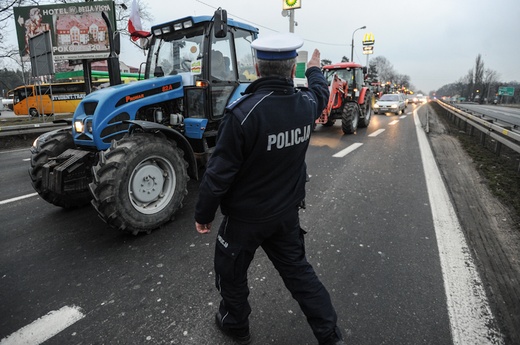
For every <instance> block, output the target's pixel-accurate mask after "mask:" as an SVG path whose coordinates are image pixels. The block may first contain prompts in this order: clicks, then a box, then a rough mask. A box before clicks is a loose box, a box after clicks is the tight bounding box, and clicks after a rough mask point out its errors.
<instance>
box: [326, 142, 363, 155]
mask: <svg viewBox="0 0 520 345" xmlns="http://www.w3.org/2000/svg"><path fill="white" fill-rule="evenodd" d="M362 145H363V143H354V144H352V145H350V146H349V147H347V148H346V149H343V150H341V151H339V152H338V153H336V154H335V155H333V156H332V157H340V158H341V157H345V156H346V155H348V154H349V153H350V152H352V151H354V150H355V149H357V148H359V147H361V146H362Z"/></svg>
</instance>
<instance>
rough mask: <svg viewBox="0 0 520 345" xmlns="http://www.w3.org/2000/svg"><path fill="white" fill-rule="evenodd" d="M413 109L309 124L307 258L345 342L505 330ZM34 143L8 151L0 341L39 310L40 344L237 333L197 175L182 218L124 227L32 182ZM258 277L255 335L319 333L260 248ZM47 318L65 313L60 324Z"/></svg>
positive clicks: (209, 339)
mask: <svg viewBox="0 0 520 345" xmlns="http://www.w3.org/2000/svg"><path fill="white" fill-rule="evenodd" d="M414 109H417V107H415V106H409V107H408V112H407V114H405V115H403V116H400V117H398V116H384V115H378V116H375V117H374V118H373V120H372V122H371V124H370V126H369V127H368V128H367V129H361V130H358V132H357V134H355V135H348V136H345V135H343V134H342V132H341V128H340V124H339V122H338V123H337V124H336V125H335V126H334V127H330V128H327V127H318V128H317V130H316V131H315V132H314V133H313V136H312V139H311V146H310V148H309V151H308V155H307V165H308V172H309V174H311V180H310V182H309V183H308V192H307V200H306V201H307V209H306V210H304V211H302V212H301V219H302V227H303V228H304V229H306V230H308V234H307V236H306V248H307V254H308V259H309V261H310V262H311V264H313V266H314V267H315V269H316V271H317V272H318V274H319V276H320V279H322V281H323V282H324V284H325V285H326V286H327V288H328V289H329V292H330V293H331V296H332V299H333V302H334V305H335V307H336V309H337V312H338V316H339V327H340V328H341V330H342V331H343V333H344V335H345V337H346V338H347V343H348V344H365V345H366V344H414V345H416V344H436V345H442V344H477V343H478V344H500V343H501V340H500V336H499V335H498V334H496V332H495V330H494V328H493V323H494V319H493V317H492V315H491V314H490V312H489V310H487V309H486V308H487V306H486V300H485V296H484V297H483V296H479V294H480V293H479V291H480V290H479V289H481V286H480V285H481V283H480V282H479V280H478V275H476V276H475V275H472V274H475V272H471V271H472V270H473V268H472V267H473V266H472V263H471V258H470V257H469V255H466V256H463V257H462V263H461V261H457V259H456V258H454V256H457V255H461V254H462V255H463V254H464V251H465V250H466V251H467V248H465V246H464V243H462V244H460V245H459V246H458V244H457V242H458V241H459V239H458V238H457V236H456V233H457V224H453V223H451V220H450V219H451V218H452V217H453V214H452V215H451V216H449V215H448V216H446V215H445V214H444V213H443V212H445V210H444V208H446V209H447V211H446V212H448V213H449V212H450V205H449V202H446V200H444V199H442V197H440V198H439V195H441V196H442V194H443V190H442V189H443V188H442V186H440V185H439V184H435V183H434V181H435V179H436V177H435V169H434V167H433V168H432V166H431V164H430V165H428V164H427V163H425V161H427V160H428V159H429V158H428V153H427V152H426V151H425V149H424V145H425V142H424V139H421V137H420V136H418V133H417V125H416V124H415V121H414V116H413V115H412V111H413V110H414ZM420 112H421V109H419V113H420ZM352 145H354V146H352ZM426 145H427V142H426ZM348 148H350V150H349V151H343V150H345V149H348ZM29 157H30V154H29V151H28V149H24V150H14V151H8V152H0V169H1V170H0V175H1V179H0V224H1V226H0V228H1V229H2V230H1V231H0V305H1V309H2V312H1V315H2V316H1V319H0V339H2V340H1V341H0V344H1V345H5V344H16V343H17V342H16V341H17V340H19V339H23V338H22V337H23V336H24V335H25V334H27V332H25V333H24V330H27V329H30V328H28V327H32V326H28V325H33V326H34V325H35V322H36V324H38V322H41V323H43V324H45V325H46V327H45V331H43V333H49V334H41V332H40V333H38V332H33V333H32V335H31V336H32V337H33V339H36V337H38V336H40V337H41V339H44V338H45V339H47V338H49V340H47V342H45V344H232V342H230V341H229V340H228V339H227V338H226V337H224V336H222V335H221V334H220V333H219V331H218V330H217V329H216V327H215V326H214V323H213V317H214V313H215V311H216V306H217V305H218V302H219V296H218V293H217V291H216V290H215V288H214V276H213V261H212V256H213V250H214V241H215V234H214V233H212V234H210V235H206V236H204V235H199V234H198V233H196V231H195V229H194V220H193V210H194V203H195V201H196V194H197V188H198V183H197V181H190V182H189V186H188V189H189V194H188V196H187V198H186V199H185V202H184V207H183V208H182V209H181V210H180V212H179V213H178V214H177V216H176V219H175V220H174V221H173V222H171V223H169V224H168V225H166V226H164V227H163V228H162V229H159V230H157V231H154V232H152V233H151V234H150V235H139V236H131V235H125V234H122V233H120V232H118V231H116V230H113V229H110V228H108V227H107V226H106V224H105V223H103V222H102V221H101V220H100V219H99V218H98V217H97V215H96V213H95V211H94V209H93V208H92V207H85V208H82V209H79V210H73V211H64V210H61V209H59V208H56V207H54V206H52V205H50V204H47V203H46V202H45V201H43V200H42V199H40V198H39V197H38V196H35V195H34V194H33V193H34V191H33V189H32V187H31V185H30V179H29V177H28V173H27V169H28V167H29V161H28V159H29ZM432 183H433V184H432ZM439 217H440V218H439ZM219 220H220V218H218V219H217V221H216V223H218V222H219ZM439 229H440V230H439ZM444 232H446V233H448V235H447V237H445V234H443V233H444ZM454 253H455V255H454V256H453V255H452V254H454ZM466 254H467V253H466ZM468 271H469V273H468ZM466 274H469V276H468V278H467V279H464V276H465V275H466ZM468 280H469V281H470V282H471V284H470V285H466V283H467V281H468ZM465 281H466V282H465ZM249 286H250V289H251V295H250V302H251V306H252V308H253V313H252V315H251V319H250V320H251V331H252V336H253V344H286V345H291V344H295V345H305V344H315V343H316V342H315V340H314V337H313V335H312V332H311V330H310V328H309V327H308V325H307V323H306V321H305V317H304V316H303V314H302V313H301V311H300V310H299V307H298V305H297V304H296V303H295V302H294V301H293V300H292V298H291V296H290V295H289V293H288V292H287V291H286V289H285V288H284V286H283V283H282V281H281V279H280V278H279V276H278V274H277V272H276V271H275V270H274V268H273V267H272V265H271V264H270V262H269V260H268V259H267V258H266V256H265V255H264V253H263V252H262V251H261V250H260V251H259V252H258V253H257V257H256V258H255V261H254V262H253V264H252V266H251V268H250V273H249ZM475 297H476V298H477V299H476V300H474V299H473V298H475ZM52 318H57V319H58V322H57V323H61V324H63V325H64V327H62V328H59V327H58V329H57V330H56V331H55V332H54V333H57V334H53V332H51V330H52V327H50V326H49V322H50V321H48V320H49V319H52ZM24 327H26V328H24ZM29 333H30V332H29ZM17 337H18V338H17ZM36 340H38V339H36ZM42 341H43V340H42ZM42 341H40V342H42ZM40 342H38V341H36V342H34V343H40Z"/></svg>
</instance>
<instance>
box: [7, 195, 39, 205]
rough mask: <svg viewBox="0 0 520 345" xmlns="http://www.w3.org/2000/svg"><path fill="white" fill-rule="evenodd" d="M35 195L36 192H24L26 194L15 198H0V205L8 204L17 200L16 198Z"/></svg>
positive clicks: (20, 198)
mask: <svg viewBox="0 0 520 345" xmlns="http://www.w3.org/2000/svg"><path fill="white" fill-rule="evenodd" d="M37 195H38V193H31V194H26V195H22V196H17V197H16V198H11V199H6V200H0V205H5V204H9V203H10V202H15V201H18V200H22V199H27V198H30V197H33V196H37Z"/></svg>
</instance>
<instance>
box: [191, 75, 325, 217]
mask: <svg viewBox="0 0 520 345" xmlns="http://www.w3.org/2000/svg"><path fill="white" fill-rule="evenodd" d="M306 76H307V80H308V84H309V87H308V88H305V89H295V88H294V84H293V81H292V80H288V79H284V78H276V77H266V78H260V79H258V80H256V81H254V82H253V83H252V84H251V85H249V87H248V88H247V89H246V91H245V93H244V96H243V97H241V98H240V99H238V100H237V101H236V102H234V103H232V104H231V105H230V106H228V107H227V109H226V114H225V116H224V119H223V120H222V123H221V125H220V127H219V133H218V140H217V144H216V146H215V150H214V152H213V154H212V155H211V158H210V160H209V162H208V165H207V168H206V172H205V174H204V176H203V178H202V181H201V184H200V188H199V199H198V202H197V205H196V209H195V220H196V221H197V222H198V223H200V224H208V223H211V222H212V221H213V219H214V217H215V213H216V211H217V208H218V206H219V205H220V208H221V211H222V213H223V214H224V215H227V216H230V217H232V218H235V219H238V220H241V221H245V222H255V223H256V222H266V221H271V220H274V219H276V217H278V216H280V215H282V214H284V212H286V211H288V210H294V209H295V208H296V207H297V205H298V204H299V203H300V202H301V201H302V200H303V199H304V198H305V180H306V177H307V172H306V166H305V153H306V151H307V147H308V146H309V138H310V135H311V132H312V130H313V126H314V121H315V119H316V118H318V117H319V116H320V114H321V112H322V110H323V109H324V108H325V106H326V104H327V101H328V98H329V90H328V86H327V82H326V80H325V78H324V76H323V74H322V73H321V71H320V69H319V68H317V67H311V68H309V69H308V70H307V71H306Z"/></svg>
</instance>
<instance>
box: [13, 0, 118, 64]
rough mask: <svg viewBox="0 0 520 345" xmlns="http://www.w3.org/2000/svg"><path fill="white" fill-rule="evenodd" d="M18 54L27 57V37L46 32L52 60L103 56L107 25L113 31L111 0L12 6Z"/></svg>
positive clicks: (107, 44)
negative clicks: (48, 33)
mask: <svg viewBox="0 0 520 345" xmlns="http://www.w3.org/2000/svg"><path fill="white" fill-rule="evenodd" d="M13 10H14V17H15V22H16V37H17V39H18V48H19V49H20V55H22V56H23V57H27V58H28V57H29V51H30V45H29V40H30V38H31V37H34V36H37V35H39V34H41V33H42V32H45V31H49V32H50V37H51V45H52V54H53V56H54V60H56V61H59V60H82V59H106V58H107V57H108V56H109V54H110V44H109V36H108V25H107V23H106V21H105V20H104V19H103V16H102V13H103V12H104V13H105V15H106V17H107V18H108V21H109V23H110V26H111V28H112V32H115V31H116V20H115V10H114V2H113V1H96V2H77V3H69V4H56V5H36V6H27V7H14V8H13Z"/></svg>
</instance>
